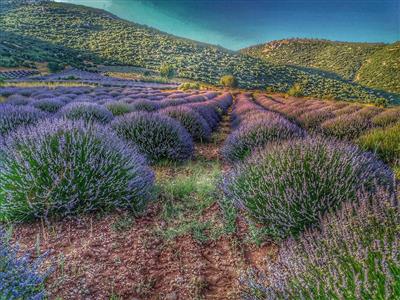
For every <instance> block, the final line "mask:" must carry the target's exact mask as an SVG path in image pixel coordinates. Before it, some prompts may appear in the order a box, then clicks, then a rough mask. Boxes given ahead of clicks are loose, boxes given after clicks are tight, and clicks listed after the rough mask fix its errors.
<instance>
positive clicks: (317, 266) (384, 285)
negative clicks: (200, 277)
mask: <svg viewBox="0 0 400 300" xmlns="http://www.w3.org/2000/svg"><path fill="white" fill-rule="evenodd" d="M395 203H396V201H395V200H394V198H393V196H392V195H391V194H390V193H387V192H385V191H381V192H380V193H379V194H375V195H368V194H367V193H363V194H360V195H359V196H358V199H357V201H356V202H355V203H346V204H345V205H343V207H342V209H341V210H340V211H339V212H338V213H331V214H329V215H327V216H326V217H325V218H323V220H322V225H321V231H319V230H313V231H310V232H307V233H305V234H303V235H302V236H301V239H300V240H299V241H296V240H293V239H290V240H288V241H286V242H285V243H284V244H283V245H282V247H281V251H280V253H279V257H278V260H277V261H276V262H275V263H273V264H272V265H270V266H269V267H268V269H267V271H268V273H267V274H268V275H266V278H265V277H264V280H265V281H268V282H269V286H265V285H264V284H263V283H262V282H260V280H258V279H262V278H260V277H258V278H257V276H252V278H248V279H247V280H245V285H246V286H245V291H246V292H245V296H244V299H246V300H258V299H260V300H261V299H321V300H328V299H398V298H399V297H400V290H399V274H400V256H399V252H398V249H399V247H400V244H399V240H400V235H399V230H398V228H399V224H400V219H399V216H400V214H399V207H398V205H397V204H395ZM265 281H264V282H265Z"/></svg>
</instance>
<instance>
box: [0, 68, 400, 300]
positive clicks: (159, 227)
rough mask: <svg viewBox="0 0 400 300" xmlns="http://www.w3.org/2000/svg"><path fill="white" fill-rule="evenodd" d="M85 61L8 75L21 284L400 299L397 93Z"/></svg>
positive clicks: (5, 156)
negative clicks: (148, 79) (81, 68)
mask: <svg viewBox="0 0 400 300" xmlns="http://www.w3.org/2000/svg"><path fill="white" fill-rule="evenodd" d="M74 74H75V75H74V76H76V77H78V76H79V79H78V78H75V79H74V80H73V81H76V82H79V81H81V84H82V85H81V86H70V85H68V82H69V80H68V79H65V78H63V76H61V77H60V75H58V77H57V76H55V75H51V76H49V77H42V78H39V79H36V81H35V83H34V84H35V85H31V86H21V83H24V84H25V85H28V84H29V82H21V81H19V82H15V83H11V82H10V83H9V84H10V85H12V84H14V85H15V86H14V87H13V86H7V87H2V88H0V96H1V97H2V99H3V103H1V104H0V135H1V144H0V145H1V146H0V162H1V163H0V171H1V172H0V222H1V223H2V225H3V227H4V230H3V231H1V238H0V241H1V243H0V246H1V247H0V252H1V253H2V259H1V260H0V262H1V263H2V264H3V262H4V264H3V265H5V266H7V268H3V267H2V266H3V265H2V264H0V274H1V276H0V280H1V281H0V282H1V283H2V285H1V288H0V295H1V296H2V297H3V298H6V299H33V298H34V299H43V298H44V297H45V295H48V296H49V298H57V299H268V298H272V299H276V298H279V297H283V298H285V297H286V298H287V297H289V295H295V298H298V297H302V296H304V295H313V296H314V297H318V296H324V295H325V296H326V295H327V294H329V295H332V297H337V298H341V297H344V295H351V297H353V298H354V299H359V298H360V297H361V296H360V295H370V298H371V299H377V298H380V299H396V298H397V297H398V296H400V295H399V293H398V289H397V288H396V286H397V285H396V284H397V282H398V278H397V277H398V276H397V274H398V271H399V266H400V264H399V263H400V257H399V255H398V249H399V246H400V245H398V243H399V242H398V241H399V232H398V231H397V230H396V228H398V225H399V213H398V206H397V205H398V204H397V200H396V199H397V191H396V189H397V187H396V184H397V183H396V181H395V179H394V173H393V170H396V168H398V167H399V165H398V162H399V158H400V156H399V152H398V145H399V144H400V142H399V141H398V136H400V135H399V134H398V133H399V124H400V123H399V122H400V110H399V109H398V108H397V107H394V108H378V107H375V106H368V105H364V104H349V103H347V102H337V101H322V100H317V99H315V100H312V99H311V100H310V99H304V98H295V97H289V98H284V97H281V96H279V95H277V94H272V95H267V94H263V93H252V92H239V91H228V90H224V91H222V90H188V91H185V92H183V91H180V90H177V86H176V85H174V84H156V83H143V82H137V81H129V80H123V79H116V78H111V77H104V76H101V75H99V74H91V73H86V72H80V73H79V75H78V73H76V72H75V73H74ZM64 75H65V76H67V77H68V76H72V75H71V74H67V75H66V74H64ZM49 82H52V83H53V84H54V85H52V86H50V85H49ZM40 83H41V84H42V86H40V85H39V84H40ZM30 84H33V82H31V83H30ZM382 132H383V134H382ZM355 144H358V145H359V146H356V145H355ZM396 145H397V146H396ZM396 147H397V148H396ZM368 150H369V152H368ZM373 152H375V153H373ZM386 163H387V164H388V165H387V164H386ZM321 228H322V230H321ZM293 238H298V239H293ZM377 240H379V241H381V242H382V243H376V242H375V241H377ZM16 243H18V244H19V248H18V249H15V244H16ZM344 245H345V247H344ZM310 249H311V250H310ZM25 252H26V253H27V254H26V255H25V256H23V257H25V259H24V258H21V255H23V253H25ZM15 253H18V255H16V256H15ZM371 259H374V262H375V264H372V265H371V264H370V260H371ZM300 262H301V263H300ZM354 265H356V266H357V268H350V267H351V266H354ZM376 266H377V267H376ZM365 272H368V274H371V276H368V277H363V276H362V274H365ZM322 275H323V276H322ZM321 278H324V280H323V281H321ZM343 280H346V281H347V282H349V286H348V287H347V288H346V289H344V288H343V287H342V282H343ZM355 284H360V285H359V288H358V289H355V288H352V287H354V285H355ZM382 284H384V286H385V288H379V289H377V288H376V286H377V285H382ZM339 287H340V288H339ZM290 297H291V296H290ZM346 297H347V296H346Z"/></svg>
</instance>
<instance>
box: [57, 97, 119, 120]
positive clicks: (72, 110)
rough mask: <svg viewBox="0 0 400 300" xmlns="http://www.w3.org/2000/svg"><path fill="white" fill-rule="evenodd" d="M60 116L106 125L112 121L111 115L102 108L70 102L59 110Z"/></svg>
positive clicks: (84, 103) (91, 104) (93, 104)
mask: <svg viewBox="0 0 400 300" xmlns="http://www.w3.org/2000/svg"><path fill="white" fill-rule="evenodd" d="M60 115H61V116H64V117H66V118H68V119H70V120H84V121H87V122H90V121H95V122H99V123H108V122H110V121H111V120H112V119H113V114H112V113H111V111H109V110H108V109H107V108H105V107H104V106H101V105H99V104H95V103H88V102H72V103H70V104H67V105H65V106H64V107H63V108H62V109H61V110H60Z"/></svg>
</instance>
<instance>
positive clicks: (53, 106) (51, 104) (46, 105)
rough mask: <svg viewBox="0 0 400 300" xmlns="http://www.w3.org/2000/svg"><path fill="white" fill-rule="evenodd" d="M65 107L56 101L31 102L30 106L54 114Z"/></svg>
mask: <svg viewBox="0 0 400 300" xmlns="http://www.w3.org/2000/svg"><path fill="white" fill-rule="evenodd" d="M64 105H65V103H64V102H62V101H60V100H58V99H41V100H36V101H33V102H32V106H33V107H35V108H38V109H40V110H42V111H45V112H48V113H56V112H57V111H59V110H60V109H61V107H63V106H64Z"/></svg>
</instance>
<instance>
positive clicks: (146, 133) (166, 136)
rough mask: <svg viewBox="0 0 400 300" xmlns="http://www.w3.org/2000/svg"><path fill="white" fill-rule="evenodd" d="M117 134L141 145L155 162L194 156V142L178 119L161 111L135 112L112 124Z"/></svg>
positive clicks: (144, 151) (144, 152) (141, 149)
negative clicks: (160, 112)
mask: <svg viewBox="0 0 400 300" xmlns="http://www.w3.org/2000/svg"><path fill="white" fill-rule="evenodd" d="M111 127H112V128H113V129H114V130H115V131H116V133H117V134H118V135H119V136H121V137H123V138H125V139H126V140H128V141H131V142H133V143H134V144H136V145H137V147H138V149H139V150H140V152H141V153H143V154H145V155H146V156H147V158H148V159H149V160H151V161H153V162H157V161H161V160H173V161H174V160H178V161H181V160H186V159H188V158H190V157H191V156H192V155H193V141H192V137H191V136H190V134H189V133H188V132H187V130H186V129H185V128H184V127H183V126H182V125H181V124H180V123H179V122H178V121H176V120H174V119H172V118H170V117H168V116H165V115H162V114H159V113H146V112H133V113H129V114H127V115H124V116H121V117H118V118H117V119H115V120H114V121H113V122H112V123H111Z"/></svg>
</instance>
